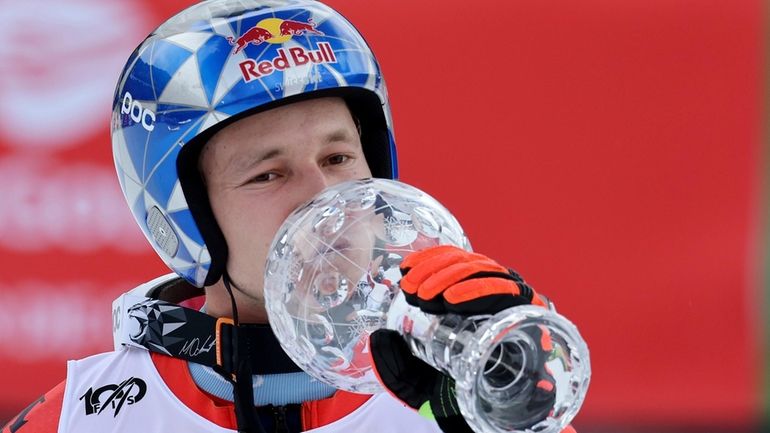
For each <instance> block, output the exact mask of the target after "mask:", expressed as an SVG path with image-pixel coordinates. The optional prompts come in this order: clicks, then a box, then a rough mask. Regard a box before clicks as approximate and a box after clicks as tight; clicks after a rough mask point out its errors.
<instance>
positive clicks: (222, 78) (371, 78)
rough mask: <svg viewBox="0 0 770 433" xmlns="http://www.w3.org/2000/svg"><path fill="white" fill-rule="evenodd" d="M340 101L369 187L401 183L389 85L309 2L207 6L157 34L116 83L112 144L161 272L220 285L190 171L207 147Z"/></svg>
mask: <svg viewBox="0 0 770 433" xmlns="http://www.w3.org/2000/svg"><path fill="white" fill-rule="evenodd" d="M322 96H339V97H342V98H344V99H345V101H346V103H347V105H348V107H349V108H350V110H351V113H352V114H353V116H354V117H355V118H356V120H357V121H358V124H359V126H360V129H361V142H362V145H363V151H364V155H365V157H366V160H367V162H368V164H369V167H370V169H371V171H372V174H373V176H374V177H383V178H389V179H395V178H396V177H397V164H396V151H395V143H394V139H393V131H392V126H391V125H392V122H391V116H390V108H389V104H388V97H387V91H386V88H385V82H384V81H383V78H382V75H381V73H380V67H379V64H378V63H377V60H376V59H375V57H374V55H373V53H372V51H371V49H370V48H369V46H368V45H367V43H366V41H365V40H364V39H363V37H362V36H361V34H360V33H359V32H358V31H357V30H356V29H355V28H354V27H353V25H352V24H350V23H349V22H348V21H347V20H346V19H345V18H344V17H343V16H342V15H340V14H339V13H338V12H336V11H335V10H333V9H331V8H330V7H328V6H326V5H324V4H322V3H320V2H318V1H314V0H283V1H278V0H206V1H203V2H200V3H198V4H196V5H194V6H191V7H189V8H187V9H185V10H184V11H182V12H180V13H179V14H177V15H175V16H174V17H172V18H170V19H169V20H168V21H166V22H165V23H163V24H162V25H161V26H160V27H158V28H157V29H156V30H155V31H154V32H153V33H151V34H150V35H149V36H148V37H147V38H146V39H145V40H144V41H143V42H142V43H141V44H140V45H139V47H138V48H137V49H136V50H135V51H134V52H133V54H132V55H131V56H130V58H129V59H128V62H127V64H126V66H125V67H124V69H123V72H122V74H121V76H120V79H119V81H118V85H117V89H116V91H115V97H114V101H113V111H112V122H111V133H112V147H113V155H114V159H115V166H116V168H117V172H118V179H119V181H120V186H121V189H122V191H123V194H124V195H125V197H126V200H127V202H128V205H129V207H130V208H131V212H132V213H133V215H134V218H135V219H136V221H137V223H138V224H139V227H141V229H142V231H143V232H144V235H145V236H146V237H147V239H148V240H149V241H150V243H151V244H152V246H153V248H154V249H155V251H156V252H157V253H158V255H159V256H160V257H161V258H162V259H163V261H164V262H165V263H166V264H167V265H168V266H169V267H170V268H171V269H172V270H173V271H174V272H176V273H177V274H178V275H180V276H181V277H182V278H184V279H185V280H187V281H188V282H190V283H191V284H193V285H195V286H197V287H204V286H208V285H211V284H214V283H215V282H217V281H218V280H219V279H220V278H221V276H222V273H223V271H224V269H225V264H226V261H227V245H226V243H225V239H224V236H223V235H222V232H221V230H220V228H219V226H218V225H217V223H216V220H215V218H214V216H213V213H212V211H211V207H210V204H209V201H208V197H207V196H206V192H205V191H206V190H205V187H204V185H203V182H202V180H201V176H200V173H199V172H198V168H197V166H198V165H197V159H198V155H199V153H200V149H201V147H202V144H203V143H205V142H206V141H207V140H208V139H209V138H210V137H211V136H213V135H214V134H215V133H216V132H217V131H219V130H221V129H222V128H224V127H225V126H227V125H229V124H231V123H233V122H235V121H237V120H239V119H242V118H244V117H247V116H249V115H252V114H255V113H258V112H261V111H265V110H269V109H271V108H275V107H277V106H280V105H283V104H288V103H292V102H296V101H299V100H304V99H309V98H316V97H322Z"/></svg>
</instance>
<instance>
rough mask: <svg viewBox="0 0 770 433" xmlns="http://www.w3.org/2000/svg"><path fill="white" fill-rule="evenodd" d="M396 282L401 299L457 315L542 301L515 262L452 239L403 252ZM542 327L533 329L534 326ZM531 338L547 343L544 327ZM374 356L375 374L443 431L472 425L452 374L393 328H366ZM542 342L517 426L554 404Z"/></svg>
mask: <svg viewBox="0 0 770 433" xmlns="http://www.w3.org/2000/svg"><path fill="white" fill-rule="evenodd" d="M400 268H401V274H402V275H403V278H402V279H401V282H400V285H401V290H403V292H404V295H405V298H406V301H407V302H408V303H409V304H411V305H413V306H416V307H418V308H420V309H421V310H422V311H424V312H426V313H430V314H447V313H454V314H458V315H462V316H476V315H484V314H495V313H498V312H500V311H502V310H504V309H506V308H510V307H514V306H518V305H525V304H535V305H541V306H545V302H543V300H542V299H540V297H539V296H537V294H535V291H534V290H533V289H532V288H531V287H529V286H528V285H527V284H526V283H525V282H524V280H523V279H522V278H521V277H520V276H519V275H518V274H517V273H516V272H514V271H513V270H510V269H507V268H505V267H504V266H501V265H500V264H498V263H497V262H495V261H494V260H492V259H490V258H488V257H486V256H484V255H481V254H476V253H471V252H468V251H465V250H462V249H460V248H457V247H453V246H437V247H431V248H427V249H424V250H420V251H417V252H414V253H412V254H410V255H408V256H407V257H406V258H405V259H404V261H402V262H401V266H400ZM538 330H539V328H536V329H535V330H534V331H535V332H537V331H538ZM533 340H534V341H537V342H541V343H542V344H545V345H548V344H549V343H550V340H549V339H548V338H546V337H545V336H543V335H540V336H534V338H533ZM369 342H370V347H369V348H370V353H371V356H372V364H373V366H374V369H375V372H376V373H377V377H378V378H379V380H380V382H381V383H382V384H383V386H385V387H386V388H387V389H388V390H389V391H390V393H391V394H392V395H394V396H395V397H396V398H398V399H399V400H401V401H402V402H404V403H405V404H406V405H408V406H410V407H412V408H414V409H415V410H418V411H419V412H420V413H421V414H423V415H425V416H427V417H428V418H433V419H435V420H436V422H437V423H438V425H439V427H440V428H441V430H442V431H444V432H445V433H472V430H471V428H470V427H469V426H468V424H467V423H466V422H465V419H464V418H463V416H462V414H461V413H460V410H459V407H458V405H457V401H456V400H455V396H454V394H455V393H454V381H453V380H452V379H451V378H450V377H448V376H446V375H444V374H442V373H440V372H439V371H437V370H435V369H434V368H433V367H431V366H430V365H428V364H427V363H425V362H423V361H422V360H420V359H419V358H417V357H415V356H414V355H413V354H412V353H411V350H410V349H409V347H408V345H407V344H406V342H405V341H404V339H403V337H402V336H401V335H400V334H399V333H398V332H396V331H391V330H387V329H379V330H377V331H375V332H374V333H372V334H371V336H370V340H369ZM548 352H549V350H548V348H547V347H542V348H541V351H540V352H539V355H538V356H540V357H541V358H542V359H541V360H540V361H538V362H539V363H540V364H541V365H542V366H543V367H542V368H541V370H542V371H541V372H540V374H538V376H537V377H536V378H535V379H534V380H533V381H532V383H529V384H526V385H523V386H524V387H525V388H526V389H524V388H523V389H522V392H521V395H522V398H521V404H520V405H519V407H518V408H517V409H516V412H517V417H520V419H521V422H522V428H525V427H528V426H531V425H534V424H535V423H537V422H539V421H540V420H543V419H545V417H546V416H547V415H548V413H549V411H550V409H551V408H552V407H553V401H554V398H555V392H554V387H553V384H554V381H553V378H552V377H551V375H550V374H549V373H548V372H547V370H546V369H545V362H546V357H547V353H548Z"/></svg>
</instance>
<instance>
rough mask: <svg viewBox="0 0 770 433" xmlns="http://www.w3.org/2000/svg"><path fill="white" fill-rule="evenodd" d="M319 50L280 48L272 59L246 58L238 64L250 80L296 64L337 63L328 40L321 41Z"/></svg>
mask: <svg viewBox="0 0 770 433" xmlns="http://www.w3.org/2000/svg"><path fill="white" fill-rule="evenodd" d="M317 46H318V49H317V50H307V49H305V48H303V47H292V48H289V49H288V50H287V49H285V48H279V49H278V55H277V56H276V57H274V58H273V59H272V60H263V61H261V62H257V61H256V60H253V59H246V60H244V61H242V62H240V63H239V64H238V66H240V68H241V74H243V80H244V81H246V82H249V81H251V80H254V79H256V78H264V77H267V76H269V75H271V74H272V73H273V72H275V71H284V70H286V69H288V68H292V67H295V66H303V65H308V64H315V65H320V64H323V63H337V57H336V56H335V55H334V50H333V49H332V46H331V45H330V44H329V43H328V42H319V43H318V44H317Z"/></svg>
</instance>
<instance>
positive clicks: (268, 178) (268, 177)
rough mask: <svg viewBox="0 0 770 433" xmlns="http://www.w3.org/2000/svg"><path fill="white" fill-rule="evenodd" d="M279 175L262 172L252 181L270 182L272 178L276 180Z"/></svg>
mask: <svg viewBox="0 0 770 433" xmlns="http://www.w3.org/2000/svg"><path fill="white" fill-rule="evenodd" d="M277 176H278V175H277V174H275V173H262V174H260V175H257V176H254V177H253V178H251V181H252V182H270V181H271V180H275V178H276V177H277Z"/></svg>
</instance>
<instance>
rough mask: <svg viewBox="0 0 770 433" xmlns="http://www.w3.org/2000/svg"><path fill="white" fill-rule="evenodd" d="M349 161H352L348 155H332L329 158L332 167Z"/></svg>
mask: <svg viewBox="0 0 770 433" xmlns="http://www.w3.org/2000/svg"><path fill="white" fill-rule="evenodd" d="M348 159H350V157H349V156H347V155H332V156H330V157H329V164H332V165H337V164H342V163H343V162H345V161H347V160H348Z"/></svg>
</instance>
